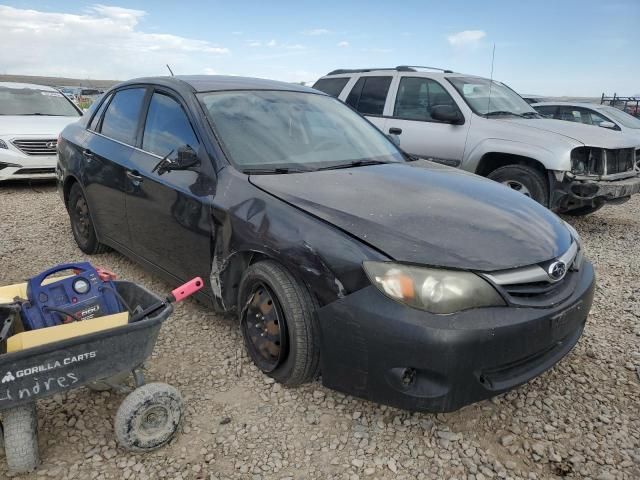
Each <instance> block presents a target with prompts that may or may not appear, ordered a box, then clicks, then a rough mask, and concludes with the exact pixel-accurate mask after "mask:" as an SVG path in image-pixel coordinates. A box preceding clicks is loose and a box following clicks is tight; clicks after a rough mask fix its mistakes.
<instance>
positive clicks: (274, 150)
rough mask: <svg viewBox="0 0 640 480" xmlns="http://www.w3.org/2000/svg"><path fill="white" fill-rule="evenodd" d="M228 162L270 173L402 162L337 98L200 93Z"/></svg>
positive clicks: (278, 93) (272, 93)
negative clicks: (228, 159)
mask: <svg viewBox="0 0 640 480" xmlns="http://www.w3.org/2000/svg"><path fill="white" fill-rule="evenodd" d="M199 97H200V99H201V100H202V102H203V104H204V106H205V110H206V112H207V114H208V115H209V118H210V120H211V123H212V124H213V127H214V130H215V131H216V133H217V135H218V136H219V138H220V139H221V141H222V144H223V147H224V148H225V150H226V154H227V155H228V156H229V157H230V161H231V162H232V163H233V164H234V165H235V166H236V167H237V168H238V169H240V170H243V171H250V170H254V171H258V170H263V171H264V172H265V173H270V170H271V171H275V170H276V169H279V170H280V172H281V173H286V172H287V171H300V170H302V171H308V170H315V169H320V168H322V169H327V168H332V167H339V166H359V165H366V164H371V163H386V162H402V161H404V158H403V156H402V154H401V153H400V152H399V150H398V149H397V148H396V146H395V145H394V144H393V143H392V142H391V141H390V140H388V139H387V138H386V137H385V136H384V135H383V134H382V133H381V132H380V131H379V130H377V129H376V128H375V127H374V126H373V125H371V124H370V123H368V122H367V121H366V120H364V119H363V118H362V117H361V116H360V115H358V114H357V113H355V112H354V111H353V110H351V109H350V108H349V107H347V106H346V105H344V104H343V103H341V102H340V101H338V100H336V99H334V98H332V97H328V96H325V95H317V94H311V93H302V92H287V91H233V92H213V93H202V94H200V95H199Z"/></svg>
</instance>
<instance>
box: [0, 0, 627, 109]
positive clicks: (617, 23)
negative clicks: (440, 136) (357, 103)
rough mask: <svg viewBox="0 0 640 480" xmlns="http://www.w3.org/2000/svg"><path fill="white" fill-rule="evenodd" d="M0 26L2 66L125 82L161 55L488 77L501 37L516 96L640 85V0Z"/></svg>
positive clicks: (80, 5) (207, 12)
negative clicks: (429, 69) (425, 68)
mask: <svg viewBox="0 0 640 480" xmlns="http://www.w3.org/2000/svg"><path fill="white" fill-rule="evenodd" d="M0 1H1V0H0ZM62 3H64V4H63V5H62ZM125 5H126V6H125ZM0 32H2V33H1V41H0V73H9V74H25V75H51V76H69V77H79V78H94V79H98V78H99V79H117V80H125V79H129V78H132V77H137V76H146V75H165V74H166V73H167V70H166V67H165V64H167V63H169V64H170V65H171V67H172V68H173V70H174V72H175V73H176V74H177V73H183V74H202V73H217V74H234V75H248V76H258V77H266V78H273V79H277V80H285V81H314V80H316V79H317V78H318V77H319V76H321V75H323V74H325V73H327V72H328V71H330V70H332V69H334V68H340V67H342V68H346V67H351V68H353V67H363V66H369V67H370V66H376V67H377V66H395V65H401V64H420V65H429V66H438V67H444V68H451V69H453V70H456V71H460V72H465V73H471V74H476V75H484V76H489V74H490V71H491V51H492V48H493V45H494V44H495V45H496V59H495V69H494V78H496V79H499V80H502V81H504V82H506V83H508V84H509V85H510V86H511V87H513V88H514V89H516V90H517V91H519V92H521V93H528V94H541V95H570V96H599V95H600V94H601V93H603V92H606V93H607V94H613V93H614V92H615V93H618V94H619V95H620V94H622V95H632V94H638V93H640V61H638V59H639V57H640V51H639V50H640V48H639V46H640V0H626V1H625V0H620V1H616V0H612V1H603V0H597V1H594V0H580V1H568V0H567V1H565V0H555V1H538V2H520V1H493V0H486V1H483V2H476V1H466V2H465V1H449V2H446V1H442V0H440V1H434V2H428V1H403V2H396V3H393V2H392V3H389V2H374V1H344V0H342V1H334V0H325V1H323V2H317V1H314V2H309V1H306V0H298V1H295V2H291V1H284V0H281V1H271V2H267V1H243V0H235V1H234V2H229V1H225V2H220V1H189V2H174V1H172V2H164V1H159V0H156V1H145V0H133V1H128V2H126V3H125V2H120V3H113V2H109V3H108V4H95V3H87V2H82V1H76V0H70V1H69V0H67V1H65V2H57V1H51V0H49V1H44V0H31V1H29V0H27V1H19V2H4V3H3V4H1V5H0Z"/></svg>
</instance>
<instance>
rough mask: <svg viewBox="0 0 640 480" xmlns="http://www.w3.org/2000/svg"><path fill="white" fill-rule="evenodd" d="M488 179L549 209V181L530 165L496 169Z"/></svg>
mask: <svg viewBox="0 0 640 480" xmlns="http://www.w3.org/2000/svg"><path fill="white" fill-rule="evenodd" d="M488 178H490V179H491V180H494V181H496V182H500V183H502V184H503V185H505V186H507V187H509V188H511V189H512V190H515V191H516V192H520V193H522V194H523V195H525V196H527V197H529V198H532V199H533V200H535V201H536V202H538V203H540V204H542V205H544V206H545V207H547V206H548V205H549V187H548V184H547V179H546V178H545V176H544V175H543V174H542V173H541V172H540V171H538V170H536V169H535V168H533V167H530V166H528V165H507V166H504V167H500V168H497V169H495V170H494V171H493V172H491V173H490V174H489V175H488Z"/></svg>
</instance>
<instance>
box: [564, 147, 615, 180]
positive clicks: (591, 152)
mask: <svg viewBox="0 0 640 480" xmlns="http://www.w3.org/2000/svg"><path fill="white" fill-rule="evenodd" d="M605 156H606V154H605V151H604V150H603V149H602V148H596V147H578V148H574V149H573V150H572V151H571V173H573V174H575V175H604V163H605Z"/></svg>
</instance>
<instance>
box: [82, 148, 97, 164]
mask: <svg viewBox="0 0 640 480" xmlns="http://www.w3.org/2000/svg"><path fill="white" fill-rule="evenodd" d="M82 154H83V155H84V158H86V159H87V160H88V161H91V160H93V159H94V158H95V155H94V154H93V152H92V151H91V150H89V149H88V148H87V149H86V150H85V151H83V152H82Z"/></svg>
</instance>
